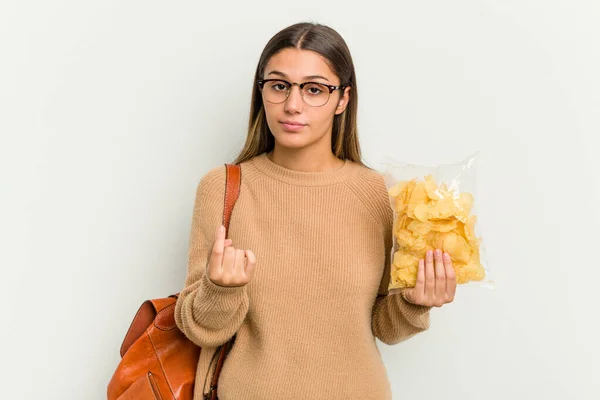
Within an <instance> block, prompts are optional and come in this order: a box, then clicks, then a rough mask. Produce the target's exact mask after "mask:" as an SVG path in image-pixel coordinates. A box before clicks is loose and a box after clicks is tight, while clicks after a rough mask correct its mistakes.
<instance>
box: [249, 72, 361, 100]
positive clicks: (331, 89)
mask: <svg viewBox="0 0 600 400" xmlns="http://www.w3.org/2000/svg"><path fill="white" fill-rule="evenodd" d="M275 81H279V82H285V83H287V84H289V85H290V88H289V89H288V91H287V94H286V96H285V99H284V100H283V101H280V102H279V103H273V102H272V101H269V103H271V104H281V103H284V102H285V101H287V99H288V98H289V97H290V93H292V88H293V87H294V86H298V88H299V89H300V97H302V101H303V102H304V104H306V105H307V106H309V107H323V106H324V105H325V104H327V103H329V99H330V98H331V93H333V92H334V91H336V90H340V89H341V90H345V89H346V88H347V87H350V86H352V84H350V83H347V84H345V85H338V86H335V85H328V84H326V83H322V82H314V81H310V82H302V83H298V82H290V81H286V80H285V79H281V78H270V79H259V80H257V81H256V83H257V84H258V86H259V87H260V90H261V92H262V90H263V88H264V85H265V83H267V82H275ZM311 83H312V84H316V85H321V86H325V87H326V88H327V89H329V97H327V101H326V102H325V103H323V104H322V105H320V106H313V105H311V104H308V103H307V102H306V100H304V92H303V91H302V89H303V88H304V86H306V85H308V84H311ZM267 101H268V100H267Z"/></svg>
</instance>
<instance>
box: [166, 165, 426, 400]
mask: <svg viewBox="0 0 600 400" xmlns="http://www.w3.org/2000/svg"><path fill="white" fill-rule="evenodd" d="M241 167H242V187H241V192H240V197H239V199H238V201H237V203H236V205H235V208H234V210H233V214H232V217H231V225H230V230H229V237H230V238H231V239H232V240H233V246H234V247H236V248H241V249H250V250H252V251H253V252H254V253H255V254H256V257H257V265H256V270H255V274H254V278H253V280H252V281H251V282H250V283H249V284H248V285H247V286H244V287H235V288H231V287H229V288H228V287H221V286H217V285H215V284H214V283H213V282H212V281H210V279H208V277H207V275H206V274H205V269H206V264H207V258H208V255H209V252H210V249H211V246H212V243H213V240H214V235H215V231H216V228H217V226H219V225H220V223H221V218H222V212H223V211H222V210H223V198H224V190H225V167H224V166H220V167H217V168H214V169H212V170H211V171H210V172H208V173H207V174H206V175H205V176H204V177H203V178H202V179H201V181H200V184H199V185H198V190H197V193H196V202H195V207H194V214H193V221H192V229H191V237H190V252H189V265H188V274H187V277H186V280H185V288H184V289H183V290H182V292H181V295H180V297H179V300H178V301H177V307H176V312H175V318H176V322H177V325H178V327H179V328H180V329H181V330H182V331H183V332H184V333H185V335H186V336H188V337H189V338H190V339H191V340H192V341H193V342H195V343H197V344H198V345H199V346H202V352H201V357H200V361H199V364H198V371H197V377H196V389H195V397H194V399H195V400H201V399H202V392H203V390H204V391H207V390H208V386H209V382H210V378H211V377H212V372H211V371H212V368H211V369H210V370H209V363H210V361H211V358H212V356H213V354H214V352H215V351H214V350H215V348H216V347H217V346H219V345H221V344H223V343H225V342H226V341H227V340H229V339H230V338H231V337H232V336H233V335H234V334H237V337H236V342H235V344H234V346H233V348H232V350H231V352H230V353H229V356H228V358H227V360H226V361H225V364H224V367H223V370H222V374H221V377H220V379H219V398H220V400H255V399H256V400H258V399H261V400H275V399H276V400H285V399H290V400H292V399H293V400H307V399H328V400H329V399H344V400H348V399H361V400H365V399H374V400H382V399H390V398H391V391H390V384H389V381H388V376H387V373H386V370H385V367H384V365H383V363H382V360H381V357H380V354H379V350H378V348H377V344H376V341H375V338H379V339H380V340H381V341H382V342H384V343H387V344H394V343H398V342H400V341H402V340H405V339H407V338H409V337H411V336H413V335H415V334H416V333H419V332H421V331H423V330H425V329H427V328H428V327H429V308H427V307H421V306H416V305H412V304H409V303H407V302H406V301H405V300H403V298H402V296H401V295H399V294H393V295H388V294H387V285H388V279H389V264H390V250H391V245H392V232H391V231H392V210H391V208H390V205H389V199H388V196H387V190H386V187H385V184H384V181H383V178H382V177H381V175H380V174H379V173H377V172H376V171H373V170H369V169H367V168H365V167H363V166H360V165H358V164H356V163H353V162H351V161H346V162H345V164H344V166H343V167H341V168H339V169H337V170H335V171H331V172H318V173H306V172H297V171H291V170H288V169H285V168H283V167H281V166H279V165H277V164H275V163H273V162H272V161H271V160H270V159H269V158H268V157H267V156H266V154H262V155H260V156H257V157H255V158H253V159H252V160H250V161H248V162H245V163H242V164H241ZM395 379H401V377H395ZM203 387H205V389H203Z"/></svg>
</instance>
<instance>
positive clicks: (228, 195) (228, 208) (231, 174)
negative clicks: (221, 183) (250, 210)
mask: <svg viewBox="0 0 600 400" xmlns="http://www.w3.org/2000/svg"><path fill="white" fill-rule="evenodd" d="M225 168H226V174H227V179H226V181H225V204H224V206H223V225H224V226H225V230H226V231H227V233H229V221H230V220H231V212H232V211H233V206H234V205H235V202H236V200H237V199H238V197H239V195H240V186H241V184H242V168H241V167H240V166H239V165H234V164H225Z"/></svg>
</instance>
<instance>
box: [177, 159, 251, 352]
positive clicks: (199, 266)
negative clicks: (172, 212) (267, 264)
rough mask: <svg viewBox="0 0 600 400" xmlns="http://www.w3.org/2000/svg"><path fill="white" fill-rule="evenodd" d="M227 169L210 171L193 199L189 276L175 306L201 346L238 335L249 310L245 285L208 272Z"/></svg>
mask: <svg viewBox="0 0 600 400" xmlns="http://www.w3.org/2000/svg"><path fill="white" fill-rule="evenodd" d="M225 175H226V174H225V168H224V167H221V168H215V169H213V170H211V171H209V172H208V173H207V174H206V175H205V176H204V177H203V178H202V179H201V181H200V183H199V184H198V187H197V190H196V198H195V202H194V209H193V216H192V224H191V232H190V242H189V253H188V267H187V276H186V278H185V284H184V288H183V290H182V291H181V293H180V294H179V298H178V299H177V303H176V305H175V322H176V324H177V327H178V328H179V329H180V330H181V331H182V332H183V333H184V334H185V336H186V337H188V338H189V339H190V340H191V341H192V342H194V343H196V344H197V345H199V346H201V347H218V346H220V345H222V344H224V343H226V342H227V341H228V340H229V339H231V338H232V337H233V335H235V333H236V332H237V330H238V329H239V328H240V326H241V325H242V322H243V320H244V318H245V317H246V314H247V312H248V305H249V301H248V294H247V288H246V286H242V287H223V286H219V285H216V284H215V283H213V282H212V281H211V280H210V279H209V278H208V275H207V274H206V268H207V265H208V259H209V256H210V252H211V250H212V245H213V241H214V238H215V233H216V230H217V227H218V226H219V225H221V223H222V216H223V201H224V197H225V179H226V177H225Z"/></svg>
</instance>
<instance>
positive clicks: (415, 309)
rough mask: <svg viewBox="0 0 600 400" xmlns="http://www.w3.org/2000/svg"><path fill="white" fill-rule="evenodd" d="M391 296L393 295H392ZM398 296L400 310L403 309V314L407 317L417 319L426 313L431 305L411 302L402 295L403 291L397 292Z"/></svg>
mask: <svg viewBox="0 0 600 400" xmlns="http://www.w3.org/2000/svg"><path fill="white" fill-rule="evenodd" d="M392 296H393V295H392ZM397 296H398V297H400V303H401V304H402V310H403V311H404V315H405V316H406V318H407V319H409V320H411V319H419V318H421V317H422V316H423V315H426V314H427V313H428V312H429V311H430V310H431V309H432V308H433V307H428V306H421V305H418V304H413V303H411V302H409V301H408V300H406V297H405V296H404V291H402V292H400V293H398V294H397Z"/></svg>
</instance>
